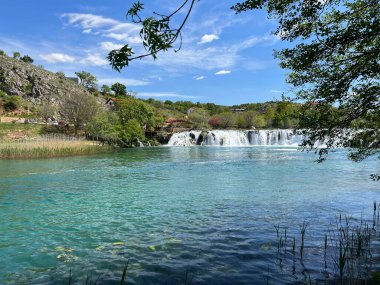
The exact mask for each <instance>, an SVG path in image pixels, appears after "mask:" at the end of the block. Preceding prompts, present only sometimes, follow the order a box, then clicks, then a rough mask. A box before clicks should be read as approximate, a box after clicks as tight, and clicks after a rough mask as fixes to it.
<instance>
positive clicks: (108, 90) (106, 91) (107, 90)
mask: <svg viewBox="0 0 380 285" xmlns="http://www.w3.org/2000/svg"><path fill="white" fill-rule="evenodd" d="M111 91H112V90H111V88H110V87H109V86H108V85H107V84H103V85H102V87H100V92H101V93H102V95H103V96H108V95H109V94H110V93H111Z"/></svg>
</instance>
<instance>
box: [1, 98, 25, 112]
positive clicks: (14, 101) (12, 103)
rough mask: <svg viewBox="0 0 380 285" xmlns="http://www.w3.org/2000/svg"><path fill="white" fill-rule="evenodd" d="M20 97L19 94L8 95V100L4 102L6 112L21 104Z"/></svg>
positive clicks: (15, 108)
mask: <svg viewBox="0 0 380 285" xmlns="http://www.w3.org/2000/svg"><path fill="white" fill-rule="evenodd" d="M22 102H23V100H22V98H21V97H20V96H16V95H14V96H10V97H9V98H8V100H7V101H6V102H5V103H4V109H5V110H6V111H7V112H12V111H14V110H17V109H18V108H20V107H21V106H22Z"/></svg>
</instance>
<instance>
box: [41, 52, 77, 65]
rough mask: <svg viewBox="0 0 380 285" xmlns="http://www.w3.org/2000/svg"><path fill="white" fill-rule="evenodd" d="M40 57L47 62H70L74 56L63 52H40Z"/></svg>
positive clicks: (73, 59)
mask: <svg viewBox="0 0 380 285" xmlns="http://www.w3.org/2000/svg"><path fill="white" fill-rule="evenodd" d="M40 57H41V58H42V59H43V60H45V61H47V62H49V63H57V62H69V63H72V62H74V61H75V58H74V57H72V56H70V55H67V54H64V53H50V54H42V55H40Z"/></svg>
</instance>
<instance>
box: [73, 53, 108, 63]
mask: <svg viewBox="0 0 380 285" xmlns="http://www.w3.org/2000/svg"><path fill="white" fill-rule="evenodd" d="M80 63H82V64H86V65H93V66H105V65H108V64H109V62H108V61H107V60H106V59H105V58H104V57H103V56H101V55H100V54H97V53H94V54H89V55H87V57H86V58H84V59H82V60H81V61H80Z"/></svg>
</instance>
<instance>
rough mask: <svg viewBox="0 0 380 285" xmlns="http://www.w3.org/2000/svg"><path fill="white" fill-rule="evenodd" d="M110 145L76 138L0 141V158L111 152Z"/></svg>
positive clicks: (47, 156)
mask: <svg viewBox="0 0 380 285" xmlns="http://www.w3.org/2000/svg"><path fill="white" fill-rule="evenodd" d="M112 150H113V148H112V147H109V146H101V145H97V144H94V143H93V142H89V141H84V140H77V141H67V140H48V141H23V142H3V143H1V142H0V159H30V158H49V157H64V156H75V155H91V154H98V153H106V152H111V151H112Z"/></svg>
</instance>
